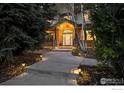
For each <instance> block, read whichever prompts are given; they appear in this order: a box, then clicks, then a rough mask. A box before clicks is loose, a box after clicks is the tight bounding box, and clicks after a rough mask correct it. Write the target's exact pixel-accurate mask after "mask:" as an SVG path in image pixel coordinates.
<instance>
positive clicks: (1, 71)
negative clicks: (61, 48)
mask: <svg viewBox="0 0 124 93" xmlns="http://www.w3.org/2000/svg"><path fill="white" fill-rule="evenodd" d="M45 53H46V51H45ZM40 55H42V53H25V54H20V55H18V56H15V57H14V61H13V62H8V63H2V62H0V83H1V82H4V81H6V80H8V79H11V78H12V77H15V76H18V75H20V74H22V73H24V72H25V71H26V66H29V65H32V64H34V63H36V62H38V61H40V60H42V58H41V57H40ZM22 64H25V66H23V65H22Z"/></svg>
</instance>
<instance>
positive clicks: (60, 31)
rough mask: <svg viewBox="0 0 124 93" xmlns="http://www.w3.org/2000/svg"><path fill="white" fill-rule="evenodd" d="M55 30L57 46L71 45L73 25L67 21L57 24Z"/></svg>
mask: <svg viewBox="0 0 124 93" xmlns="http://www.w3.org/2000/svg"><path fill="white" fill-rule="evenodd" d="M56 28H57V30H56V41H57V47H61V46H65V47H66V46H73V42H74V38H75V32H74V25H73V23H70V22H68V21H66V22H63V23H61V24H59V25H58V26H57V27H56Z"/></svg>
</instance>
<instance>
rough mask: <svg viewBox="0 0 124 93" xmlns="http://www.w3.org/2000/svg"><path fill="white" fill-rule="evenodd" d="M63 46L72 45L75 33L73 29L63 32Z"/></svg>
mask: <svg viewBox="0 0 124 93" xmlns="http://www.w3.org/2000/svg"><path fill="white" fill-rule="evenodd" d="M62 45H63V46H72V45H73V35H72V31H70V30H65V31H64V32H63V44H62Z"/></svg>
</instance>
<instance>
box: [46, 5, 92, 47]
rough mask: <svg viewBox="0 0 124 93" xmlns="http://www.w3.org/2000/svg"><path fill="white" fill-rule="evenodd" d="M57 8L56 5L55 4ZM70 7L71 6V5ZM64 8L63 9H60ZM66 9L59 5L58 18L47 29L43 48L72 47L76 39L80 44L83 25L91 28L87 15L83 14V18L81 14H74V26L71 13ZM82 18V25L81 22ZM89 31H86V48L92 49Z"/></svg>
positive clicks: (82, 35)
mask: <svg viewBox="0 0 124 93" xmlns="http://www.w3.org/2000/svg"><path fill="white" fill-rule="evenodd" d="M57 6H58V4H57ZM71 6H72V5H71ZM62 7H64V8H62ZM67 10H68V8H66V7H65V5H63V6H62V4H61V9H60V10H59V11H61V14H60V16H59V17H58V20H57V21H53V23H54V25H52V26H51V27H50V28H48V29H47V31H46V32H47V34H48V35H47V36H46V38H47V39H46V40H47V41H46V42H45V43H46V44H45V46H47V47H51V48H62V47H64V48H68V47H70V48H71V47H73V46H74V45H75V43H76V38H79V39H80V42H82V43H83V41H84V28H83V25H84V24H85V25H86V26H87V25H88V26H91V21H90V20H89V17H88V13H85V15H84V17H82V14H81V12H78V13H76V15H75V18H76V21H75V22H76V26H75V22H74V19H73V17H72V15H70V14H72V13H70V9H69V11H67ZM83 18H84V23H83V25H82V21H83ZM76 31H77V32H78V37H77V34H76ZM90 32H91V29H90V30H86V34H87V35H86V38H87V40H86V41H87V43H86V46H87V48H92V47H93V36H92V35H91V33H90Z"/></svg>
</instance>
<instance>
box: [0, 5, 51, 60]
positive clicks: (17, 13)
mask: <svg viewBox="0 0 124 93" xmlns="http://www.w3.org/2000/svg"><path fill="white" fill-rule="evenodd" d="M41 6H43V4H9V3H8V4H0V60H1V61H2V62H4V61H7V60H8V59H11V58H12V56H13V55H16V54H18V53H21V52H23V51H24V50H30V49H35V48H36V47H37V46H38V45H39V44H41V43H42V41H43V40H44V37H45V28H46V26H47V25H48V24H47V20H46V18H45V16H46V15H49V12H48V11H47V12H46V13H45V14H44V12H45V10H44V9H43V8H42V7H41ZM44 6H45V5H44ZM48 9H49V8H48ZM49 11H51V10H50V9H49ZM50 16H51V15H50ZM51 18H52V16H51Z"/></svg>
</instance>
